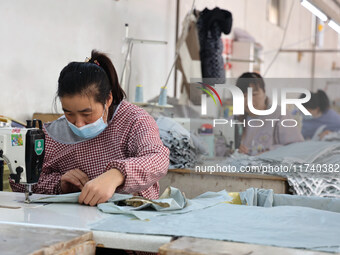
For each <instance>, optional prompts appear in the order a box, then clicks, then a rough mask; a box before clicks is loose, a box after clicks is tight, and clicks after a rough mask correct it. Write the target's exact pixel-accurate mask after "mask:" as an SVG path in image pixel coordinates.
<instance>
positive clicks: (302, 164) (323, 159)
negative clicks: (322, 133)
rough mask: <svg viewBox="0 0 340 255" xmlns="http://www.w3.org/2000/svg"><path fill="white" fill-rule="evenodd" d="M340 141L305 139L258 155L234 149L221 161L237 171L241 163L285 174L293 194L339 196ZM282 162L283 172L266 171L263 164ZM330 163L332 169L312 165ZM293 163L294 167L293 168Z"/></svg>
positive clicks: (266, 172) (279, 164) (259, 171)
mask: <svg viewBox="0 0 340 255" xmlns="http://www.w3.org/2000/svg"><path fill="white" fill-rule="evenodd" d="M339 155H340V143H339V142H327V141H306V142H300V143H293V144H289V145H286V146H282V147H279V148H277V149H275V150H272V151H268V152H265V153H262V154H260V155H258V156H248V155H246V154H240V153H238V152H235V153H234V154H233V155H231V157H230V158H228V159H227V160H226V161H225V163H224V164H226V165H233V166H235V167H236V168H237V170H238V171H240V168H241V167H242V166H243V167H244V166H249V167H251V166H253V167H254V168H253V169H255V168H256V170H257V172H255V173H259V174H272V175H280V176H283V177H285V178H287V180H288V183H289V186H290V189H291V191H292V192H293V194H296V195H305V196H319V197H333V198H340V173H339V172H340V169H339V168H337V167H336V166H337V165H339V158H340V156H339ZM268 165H271V166H285V167H286V169H288V171H287V172H284V171H276V172H271V173H268V171H265V167H266V166H268ZM313 165H314V166H334V169H333V171H328V172H323V171H319V170H315V169H314V170H313V169H312V166H313ZM294 166H295V167H296V168H294Z"/></svg>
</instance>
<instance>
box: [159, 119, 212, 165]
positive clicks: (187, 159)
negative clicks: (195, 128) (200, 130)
mask: <svg viewBox="0 0 340 255" xmlns="http://www.w3.org/2000/svg"><path fill="white" fill-rule="evenodd" d="M157 125H158V128H159V135H160V138H161V140H162V142H163V144H164V145H165V146H166V147H167V148H169V150H170V156H169V158H170V167H169V168H192V167H194V164H195V162H196V161H197V157H198V155H199V154H204V153H206V150H205V147H204V146H203V144H202V142H201V141H200V140H199V138H198V137H197V136H196V135H195V134H193V133H190V132H189V131H188V130H186V129H185V128H184V127H183V126H182V125H181V124H179V123H177V122H176V121H175V120H173V119H171V118H167V117H163V116H160V117H159V118H158V119H157Z"/></svg>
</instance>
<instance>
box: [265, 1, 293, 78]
mask: <svg viewBox="0 0 340 255" xmlns="http://www.w3.org/2000/svg"><path fill="white" fill-rule="evenodd" d="M294 4H295V0H292V4H291V6H290V10H289V14H288V19H287V23H286V26H285V29H284V31H283V35H282V40H281V43H280V47H279V49H278V50H277V51H276V54H275V56H274V57H273V59H272V61H271V62H270V64H269V65H268V67H267V69H266V71H265V72H264V73H263V77H265V76H266V74H267V73H268V71H269V69H270V68H271V67H272V65H273V64H274V62H275V60H276V59H277V57H278V55H279V54H280V50H281V48H282V46H283V43H284V41H285V38H286V33H287V29H288V25H289V21H290V17H291V14H292V10H293V7H294Z"/></svg>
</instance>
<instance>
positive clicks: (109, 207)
mask: <svg viewBox="0 0 340 255" xmlns="http://www.w3.org/2000/svg"><path fill="white" fill-rule="evenodd" d="M79 195H80V193H79V192H77V193H70V194H64V195H54V196H44V197H41V198H38V199H34V200H32V201H31V202H32V203H78V197H79ZM232 199H233V198H232V197H231V196H229V195H228V193H227V192H226V191H225V190H223V191H220V192H206V193H204V194H202V195H200V196H197V197H196V198H194V199H186V198H185V196H184V194H183V193H182V192H181V191H180V190H179V189H177V188H173V187H168V188H167V189H166V190H165V191H164V192H163V194H162V195H161V197H160V198H159V199H154V200H146V199H145V198H142V197H135V196H132V195H126V194H117V193H115V194H114V195H113V196H112V198H111V199H110V200H109V201H108V202H106V203H102V204H99V205H97V208H98V209H99V210H100V211H102V212H104V213H112V214H126V215H133V216H135V217H136V218H138V219H141V220H145V219H150V218H152V217H155V216H160V215H168V214H181V213H187V212H190V211H193V210H199V209H202V208H206V207H209V206H213V205H216V204H218V203H222V202H231V201H232ZM117 202H121V203H117ZM122 202H123V203H124V204H125V205H121V204H122Z"/></svg>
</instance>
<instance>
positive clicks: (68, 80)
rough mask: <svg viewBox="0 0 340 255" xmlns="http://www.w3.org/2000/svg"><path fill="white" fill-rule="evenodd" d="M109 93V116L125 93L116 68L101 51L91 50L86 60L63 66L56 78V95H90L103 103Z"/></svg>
mask: <svg viewBox="0 0 340 255" xmlns="http://www.w3.org/2000/svg"><path fill="white" fill-rule="evenodd" d="M110 93H112V97H113V101H112V104H111V106H110V107H109V117H111V116H112V115H113V111H114V107H115V105H118V104H119V103H120V102H121V101H122V100H123V99H124V98H125V97H126V94H125V92H124V91H123V89H122V88H121V87H120V85H119V82H118V76H117V73H116V69H115V68H114V66H113V64H112V62H111V60H110V59H109V58H108V57H107V56H106V55H105V54H103V53H100V52H98V51H96V50H92V52H91V58H90V59H89V60H88V61H87V62H71V63H69V64H68V65H67V66H65V67H64V68H63V70H62V71H61V72H60V76H59V79H58V91H57V96H58V97H59V98H60V97H63V96H67V95H68V96H73V95H76V94H84V95H92V96H93V97H94V99H95V100H96V101H97V102H100V103H102V104H103V105H104V104H105V102H106V100H107V99H108V97H109V95H110Z"/></svg>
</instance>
